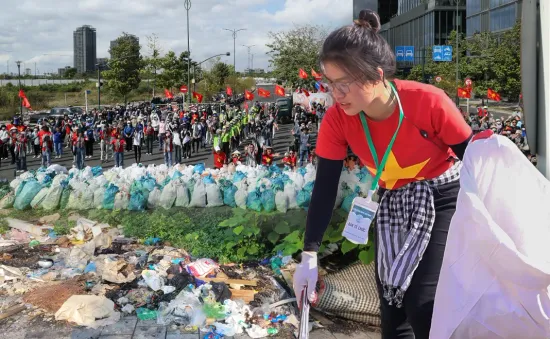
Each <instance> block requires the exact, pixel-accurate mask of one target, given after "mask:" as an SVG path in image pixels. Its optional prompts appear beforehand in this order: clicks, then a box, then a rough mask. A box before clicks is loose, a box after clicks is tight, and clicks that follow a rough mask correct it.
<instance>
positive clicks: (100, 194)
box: [92, 187, 107, 209]
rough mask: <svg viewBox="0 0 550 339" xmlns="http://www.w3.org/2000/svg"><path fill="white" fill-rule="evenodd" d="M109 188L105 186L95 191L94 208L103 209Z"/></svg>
mask: <svg viewBox="0 0 550 339" xmlns="http://www.w3.org/2000/svg"><path fill="white" fill-rule="evenodd" d="M106 190H107V189H106V188H105V187H99V188H98V189H96V190H95V191H94V203H93V205H92V207H93V208H97V209H101V208H103V199H104V197H105V191H106Z"/></svg>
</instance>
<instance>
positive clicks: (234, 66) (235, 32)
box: [224, 28, 246, 73]
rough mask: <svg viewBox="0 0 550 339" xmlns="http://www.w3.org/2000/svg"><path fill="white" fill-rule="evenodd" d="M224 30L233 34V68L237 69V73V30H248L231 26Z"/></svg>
mask: <svg viewBox="0 0 550 339" xmlns="http://www.w3.org/2000/svg"><path fill="white" fill-rule="evenodd" d="M224 30H226V31H230V32H231V33H232V35H233V70H234V71H235V73H237V66H236V55H237V53H236V45H235V44H236V41H237V32H240V31H246V28H240V29H229V28H224Z"/></svg>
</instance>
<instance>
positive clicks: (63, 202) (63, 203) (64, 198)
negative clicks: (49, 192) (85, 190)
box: [59, 187, 71, 209]
mask: <svg viewBox="0 0 550 339" xmlns="http://www.w3.org/2000/svg"><path fill="white" fill-rule="evenodd" d="M70 196H71V189H70V188H68V187H64V188H63V192H61V198H60V199H59V208H60V209H65V208H67V204H68V203H69V197H70Z"/></svg>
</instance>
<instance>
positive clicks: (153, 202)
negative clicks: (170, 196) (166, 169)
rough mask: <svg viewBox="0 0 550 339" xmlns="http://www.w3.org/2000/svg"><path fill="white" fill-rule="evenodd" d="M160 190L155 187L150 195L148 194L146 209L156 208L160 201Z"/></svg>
mask: <svg viewBox="0 0 550 339" xmlns="http://www.w3.org/2000/svg"><path fill="white" fill-rule="evenodd" d="M160 194H161V192H160V190H159V189H158V188H157V187H155V188H154V189H153V190H152V191H151V193H149V198H148V199H147V208H148V209H154V208H156V207H157V206H158V204H159V201H160Z"/></svg>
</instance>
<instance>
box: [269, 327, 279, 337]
mask: <svg viewBox="0 0 550 339" xmlns="http://www.w3.org/2000/svg"><path fill="white" fill-rule="evenodd" d="M277 333H279V330H278V329H276V328H274V327H270V328H268V329H267V334H269V335H274V334H277Z"/></svg>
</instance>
